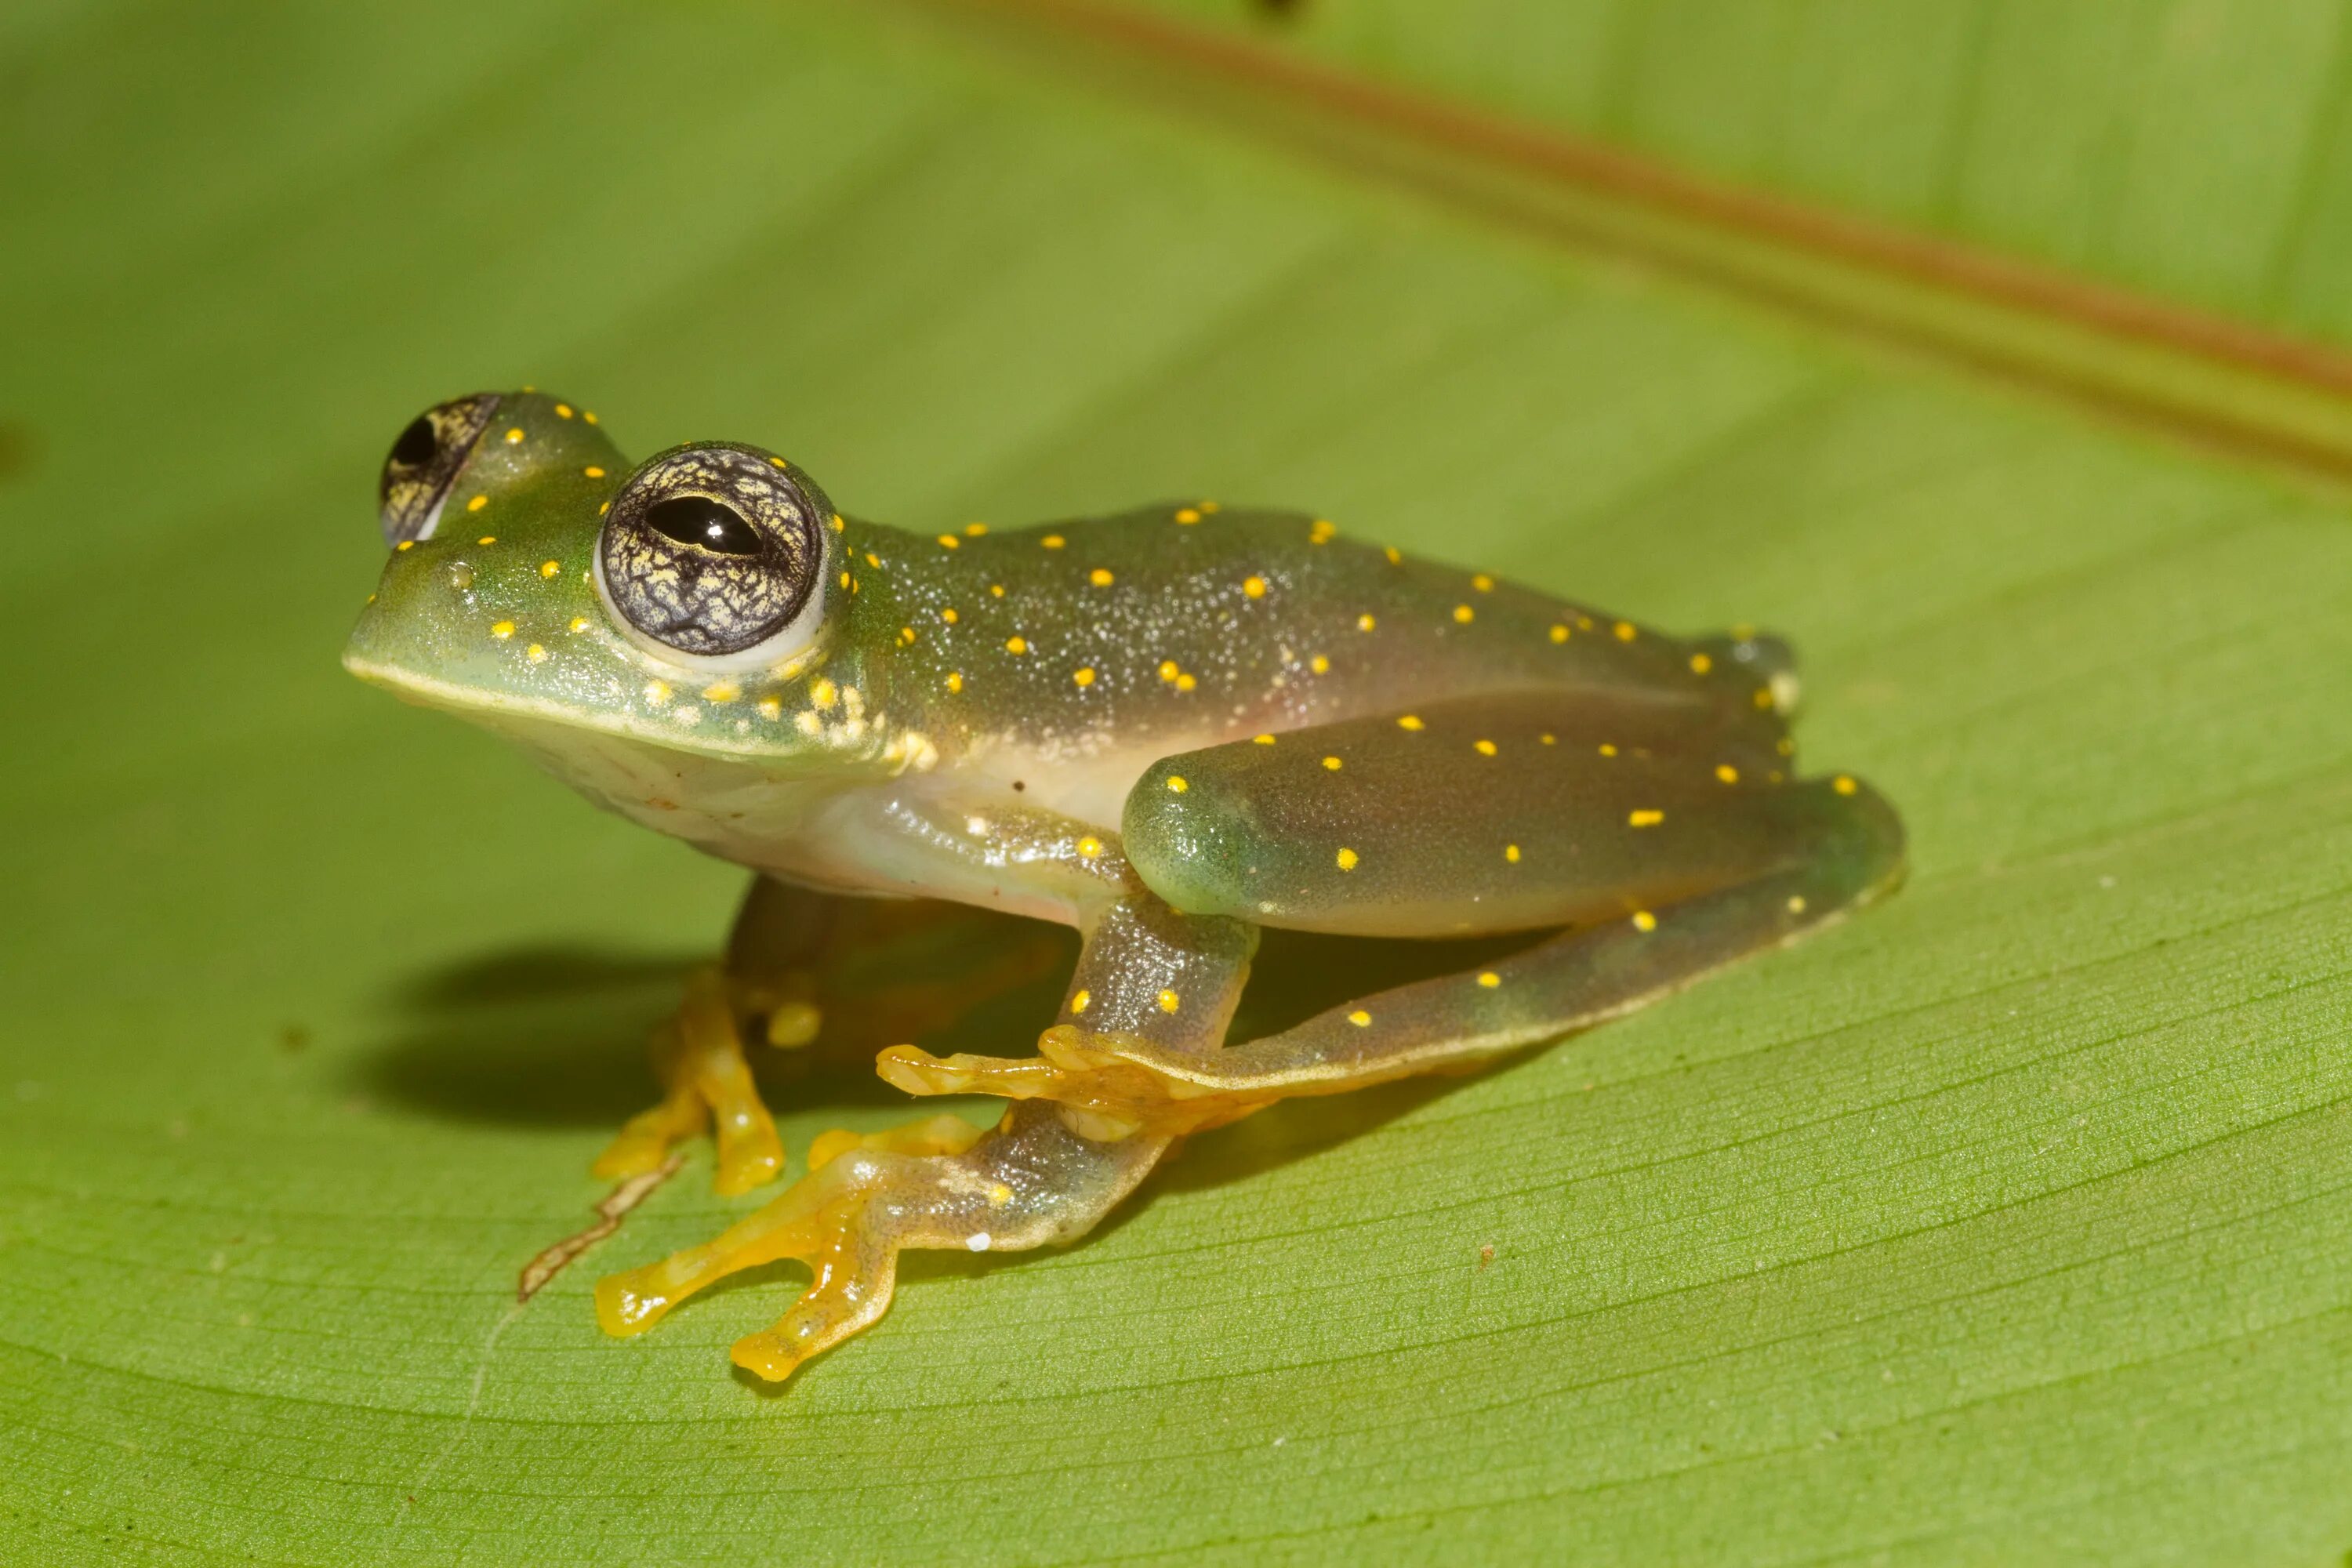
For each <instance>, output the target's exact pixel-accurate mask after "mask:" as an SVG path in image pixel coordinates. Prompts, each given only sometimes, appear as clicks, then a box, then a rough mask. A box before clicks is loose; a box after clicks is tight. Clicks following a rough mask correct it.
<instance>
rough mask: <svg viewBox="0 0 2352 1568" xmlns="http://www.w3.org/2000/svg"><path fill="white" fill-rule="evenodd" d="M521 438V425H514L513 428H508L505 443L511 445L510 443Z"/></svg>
mask: <svg viewBox="0 0 2352 1568" xmlns="http://www.w3.org/2000/svg"><path fill="white" fill-rule="evenodd" d="M521 439H522V426H520V425H518V426H515V427H514V428H513V429H511V430H509V431H508V432H507V443H508V445H509V446H511V445H513V444H514V443H515V442H517V441H520V440H521Z"/></svg>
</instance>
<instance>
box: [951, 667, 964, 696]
mask: <svg viewBox="0 0 2352 1568" xmlns="http://www.w3.org/2000/svg"><path fill="white" fill-rule="evenodd" d="M948 689H949V690H950V691H961V690H962V689H963V672H962V671H961V670H960V669H950V670H949V671H948Z"/></svg>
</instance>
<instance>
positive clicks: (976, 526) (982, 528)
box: [963, 522, 988, 539]
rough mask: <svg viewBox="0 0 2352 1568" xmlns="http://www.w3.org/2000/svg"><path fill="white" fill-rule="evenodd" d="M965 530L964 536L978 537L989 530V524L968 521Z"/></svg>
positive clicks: (969, 537)
mask: <svg viewBox="0 0 2352 1568" xmlns="http://www.w3.org/2000/svg"><path fill="white" fill-rule="evenodd" d="M963 531H964V537H966V538H967V539H978V538H979V537H980V536H981V535H982V534H984V533H986V532H987V531H988V524H986V523H984V522H967V523H965V524H964V525H963Z"/></svg>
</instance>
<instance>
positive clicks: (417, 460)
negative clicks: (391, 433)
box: [392, 414, 440, 468]
mask: <svg viewBox="0 0 2352 1568" xmlns="http://www.w3.org/2000/svg"><path fill="white" fill-rule="evenodd" d="M439 446H440V439H439V437H436V436H435V435H434V433H433V421H431V420H430V419H427V418H426V417H425V416H423V415H422V414H420V415H418V416H416V417H415V418H414V419H412V420H410V421H409V422H408V428H407V429H405V430H403V431H402V432H401V433H400V439H399V440H397V441H394V443H393V444H392V460H393V461H394V462H395V463H399V464H401V465H402V466H404V467H405V468H416V467H419V466H420V465H422V464H425V463H429V462H431V461H432V460H433V454H434V452H435V451H436V449H437V448H438V447H439Z"/></svg>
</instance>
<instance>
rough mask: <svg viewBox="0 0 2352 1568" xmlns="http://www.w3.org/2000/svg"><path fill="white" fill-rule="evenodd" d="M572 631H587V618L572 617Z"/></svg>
mask: <svg viewBox="0 0 2352 1568" xmlns="http://www.w3.org/2000/svg"><path fill="white" fill-rule="evenodd" d="M587 629H588V617H587V616H572V630H573V631H575V632H584V631H586V630H587Z"/></svg>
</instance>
